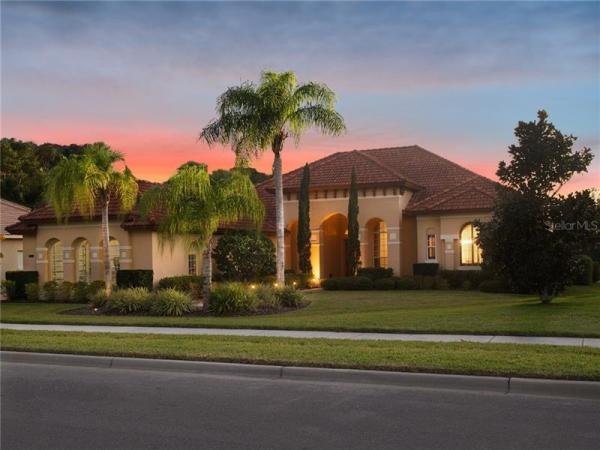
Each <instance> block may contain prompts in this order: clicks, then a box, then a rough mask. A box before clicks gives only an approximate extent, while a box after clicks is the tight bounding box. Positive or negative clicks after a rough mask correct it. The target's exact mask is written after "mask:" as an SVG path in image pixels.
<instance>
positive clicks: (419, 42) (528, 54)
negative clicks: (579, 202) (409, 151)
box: [1, 2, 600, 190]
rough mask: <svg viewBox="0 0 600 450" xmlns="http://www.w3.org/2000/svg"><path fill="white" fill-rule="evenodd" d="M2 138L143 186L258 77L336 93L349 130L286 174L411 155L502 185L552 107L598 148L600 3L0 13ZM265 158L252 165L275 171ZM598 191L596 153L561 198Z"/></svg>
mask: <svg viewBox="0 0 600 450" xmlns="http://www.w3.org/2000/svg"><path fill="white" fill-rule="evenodd" d="M1 13H2V61H1V62H2V86H1V87H2V136H3V137H14V138H17V139H22V140H32V141H35V142H37V143H43V142H56V143H62V144H69V143H86V142H92V141H100V140H101V141H105V142H107V143H108V144H109V145H111V146H112V147H113V148H116V149H119V150H121V151H123V152H124V153H125V154H126V158H127V163H128V165H129V166H130V167H131V168H132V170H133V171H134V173H135V174H136V175H137V176H138V177H140V178H146V179H150V180H158V181H160V180H164V179H166V178H167V177H168V176H169V175H170V174H172V173H173V171H174V170H175V168H176V167H177V166H179V165H180V164H182V163H183V162H185V161H187V160H191V159H193V160H198V161H203V162H206V163H208V165H209V167H210V169H217V168H228V167H231V165H232V163H233V156H232V153H231V151H229V150H228V149H226V148H225V149H221V148H215V149H210V150H209V149H208V148H207V147H206V145H204V144H202V143H200V142H198V140H197V137H198V133H199V131H200V130H201V128H202V127H203V126H204V125H205V124H206V123H207V122H208V121H209V120H210V119H211V118H213V116H214V109H215V100H216V97H217V96H218V95H219V94H220V93H221V92H222V91H223V90H224V89H226V88H227V87H228V86H232V85H236V84H239V83H240V82H242V81H245V80H256V79H257V78H258V77H259V74H260V72H261V71H262V70H264V69H272V70H277V71H280V70H293V71H295V72H296V74H297V76H298V78H299V80H300V81H308V80H316V81H320V82H324V83H326V84H328V85H329V86H330V87H331V88H332V89H334V90H335V91H336V93H337V94H338V97H339V101H338V110H339V112H340V113H341V114H342V115H343V116H344V118H345V119H346V124H347V127H348V132H347V133H346V134H345V135H344V136H342V137H338V138H331V137H326V136H320V135H318V134H316V133H308V134H307V135H306V137H305V138H304V140H303V141H302V142H301V143H300V145H299V146H298V147H297V148H296V147H294V145H293V143H291V142H290V143H289V144H288V146H287V147H286V149H285V150H284V155H283V156H284V169H285V170H286V171H288V170H291V169H294V168H296V167H298V166H299V165H301V164H304V163H305V162H307V161H313V160H315V159H317V158H320V157H322V156H325V155H327V154H330V153H332V152H334V151H340V150H352V149H364V148H376V147H389V146H400V145H410V144H418V145H420V146H422V147H425V148H427V149H429V150H431V151H433V152H436V153H438V154H440V155H442V156H445V157H447V158H449V159H451V160H454V161H456V162H458V163H460V164H463V165H465V166H466V167H468V168H470V169H472V170H475V171H477V172H479V173H481V174H483V175H486V176H489V177H494V172H495V170H496V166H497V163H498V161H499V160H501V159H503V158H506V155H507V154H506V149H507V146H508V145H510V144H511V143H512V142H513V129H514V127H515V126H516V124H517V122H518V121H519V120H533V119H534V118H535V116H536V111H537V110H538V109H541V108H544V109H546V110H547V111H548V112H549V114H550V120H552V121H553V122H554V123H555V124H556V125H557V126H558V128H559V129H561V130H562V131H563V132H566V133H572V134H574V135H576V136H578V137H579V140H578V141H577V147H578V148H579V147H581V146H584V145H585V146H590V147H591V148H592V150H593V151H594V153H595V154H596V155H598V153H599V152H598V150H599V149H600V85H599V83H600V82H599V76H600V25H599V24H600V3H597V2H585V3H574V2H556V3H555V2H547V3H541V2H531V3H529V2H523V3H487V2H483V3H472V2H461V3H431V2H423V3H374V2H369V3H315V2H310V3H267V2H263V3H249V2H245V3H175V2H148V3H146V2H135V3H134V2H131V3H125V2H114V3H112V2H111V3H100V2H98V3H89V2H86V3H77V4H76V3H57V2H40V3H35V2H19V3H6V2H2V5H1ZM271 159H272V156H271V154H270V153H265V154H264V156H263V157H262V158H261V159H259V160H258V161H256V162H255V163H254V165H255V167H257V168H258V169H260V170H263V171H267V172H268V171H270V165H271ZM594 185H600V156H598V157H597V158H596V160H595V161H594V163H593V166H592V167H591V169H590V173H589V174H587V175H585V176H580V177H577V178H576V179H575V180H574V181H573V182H572V183H571V185H570V186H569V190H573V189H579V188H583V187H589V186H594Z"/></svg>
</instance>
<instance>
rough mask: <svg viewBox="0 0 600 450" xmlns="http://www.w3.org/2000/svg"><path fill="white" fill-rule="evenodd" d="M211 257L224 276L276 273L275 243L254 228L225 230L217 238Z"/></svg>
mask: <svg viewBox="0 0 600 450" xmlns="http://www.w3.org/2000/svg"><path fill="white" fill-rule="evenodd" d="M213 258H214V260H215V263H216V265H217V269H218V270H219V271H220V272H221V273H222V274H223V278H224V279H225V280H231V281H257V280H259V279H260V278H261V277H263V276H266V275H272V274H274V273H275V246H274V245H273V242H271V240H270V239H269V238H268V237H266V236H265V235H264V234H262V233H257V232H256V231H245V230H230V231H227V232H225V234H224V235H223V236H222V237H221V238H220V239H219V241H218V242H217V246H216V247H215V249H214V251H213Z"/></svg>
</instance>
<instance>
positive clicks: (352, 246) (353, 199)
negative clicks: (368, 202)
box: [346, 167, 360, 276]
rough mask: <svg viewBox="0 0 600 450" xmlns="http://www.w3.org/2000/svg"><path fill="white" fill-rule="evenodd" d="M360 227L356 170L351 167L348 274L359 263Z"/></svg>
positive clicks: (355, 269) (354, 273) (356, 270)
mask: <svg viewBox="0 0 600 450" xmlns="http://www.w3.org/2000/svg"><path fill="white" fill-rule="evenodd" d="M359 233H360V228H359V226H358V186H357V184H356V172H355V171H354V167H353V168H352V179H351V181H350V198H349V199H348V245H347V247H346V249H347V251H346V266H347V268H348V275H351V276H355V275H356V274H357V272H358V266H359V264H360V237H359Z"/></svg>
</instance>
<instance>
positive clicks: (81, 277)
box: [75, 240, 92, 283]
mask: <svg viewBox="0 0 600 450" xmlns="http://www.w3.org/2000/svg"><path fill="white" fill-rule="evenodd" d="M75 262H76V264H77V281H83V282H85V283H89V282H90V281H91V278H92V272H91V269H92V267H91V264H90V243H89V242H88V241H86V240H83V241H81V242H80V243H79V245H78V246H77V257H76V260H75Z"/></svg>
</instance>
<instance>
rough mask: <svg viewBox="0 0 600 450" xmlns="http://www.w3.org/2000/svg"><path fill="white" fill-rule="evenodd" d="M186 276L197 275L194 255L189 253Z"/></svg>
mask: <svg viewBox="0 0 600 450" xmlns="http://www.w3.org/2000/svg"><path fill="white" fill-rule="evenodd" d="M188 275H198V265H197V262H196V254H195V253H190V254H189V255H188Z"/></svg>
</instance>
